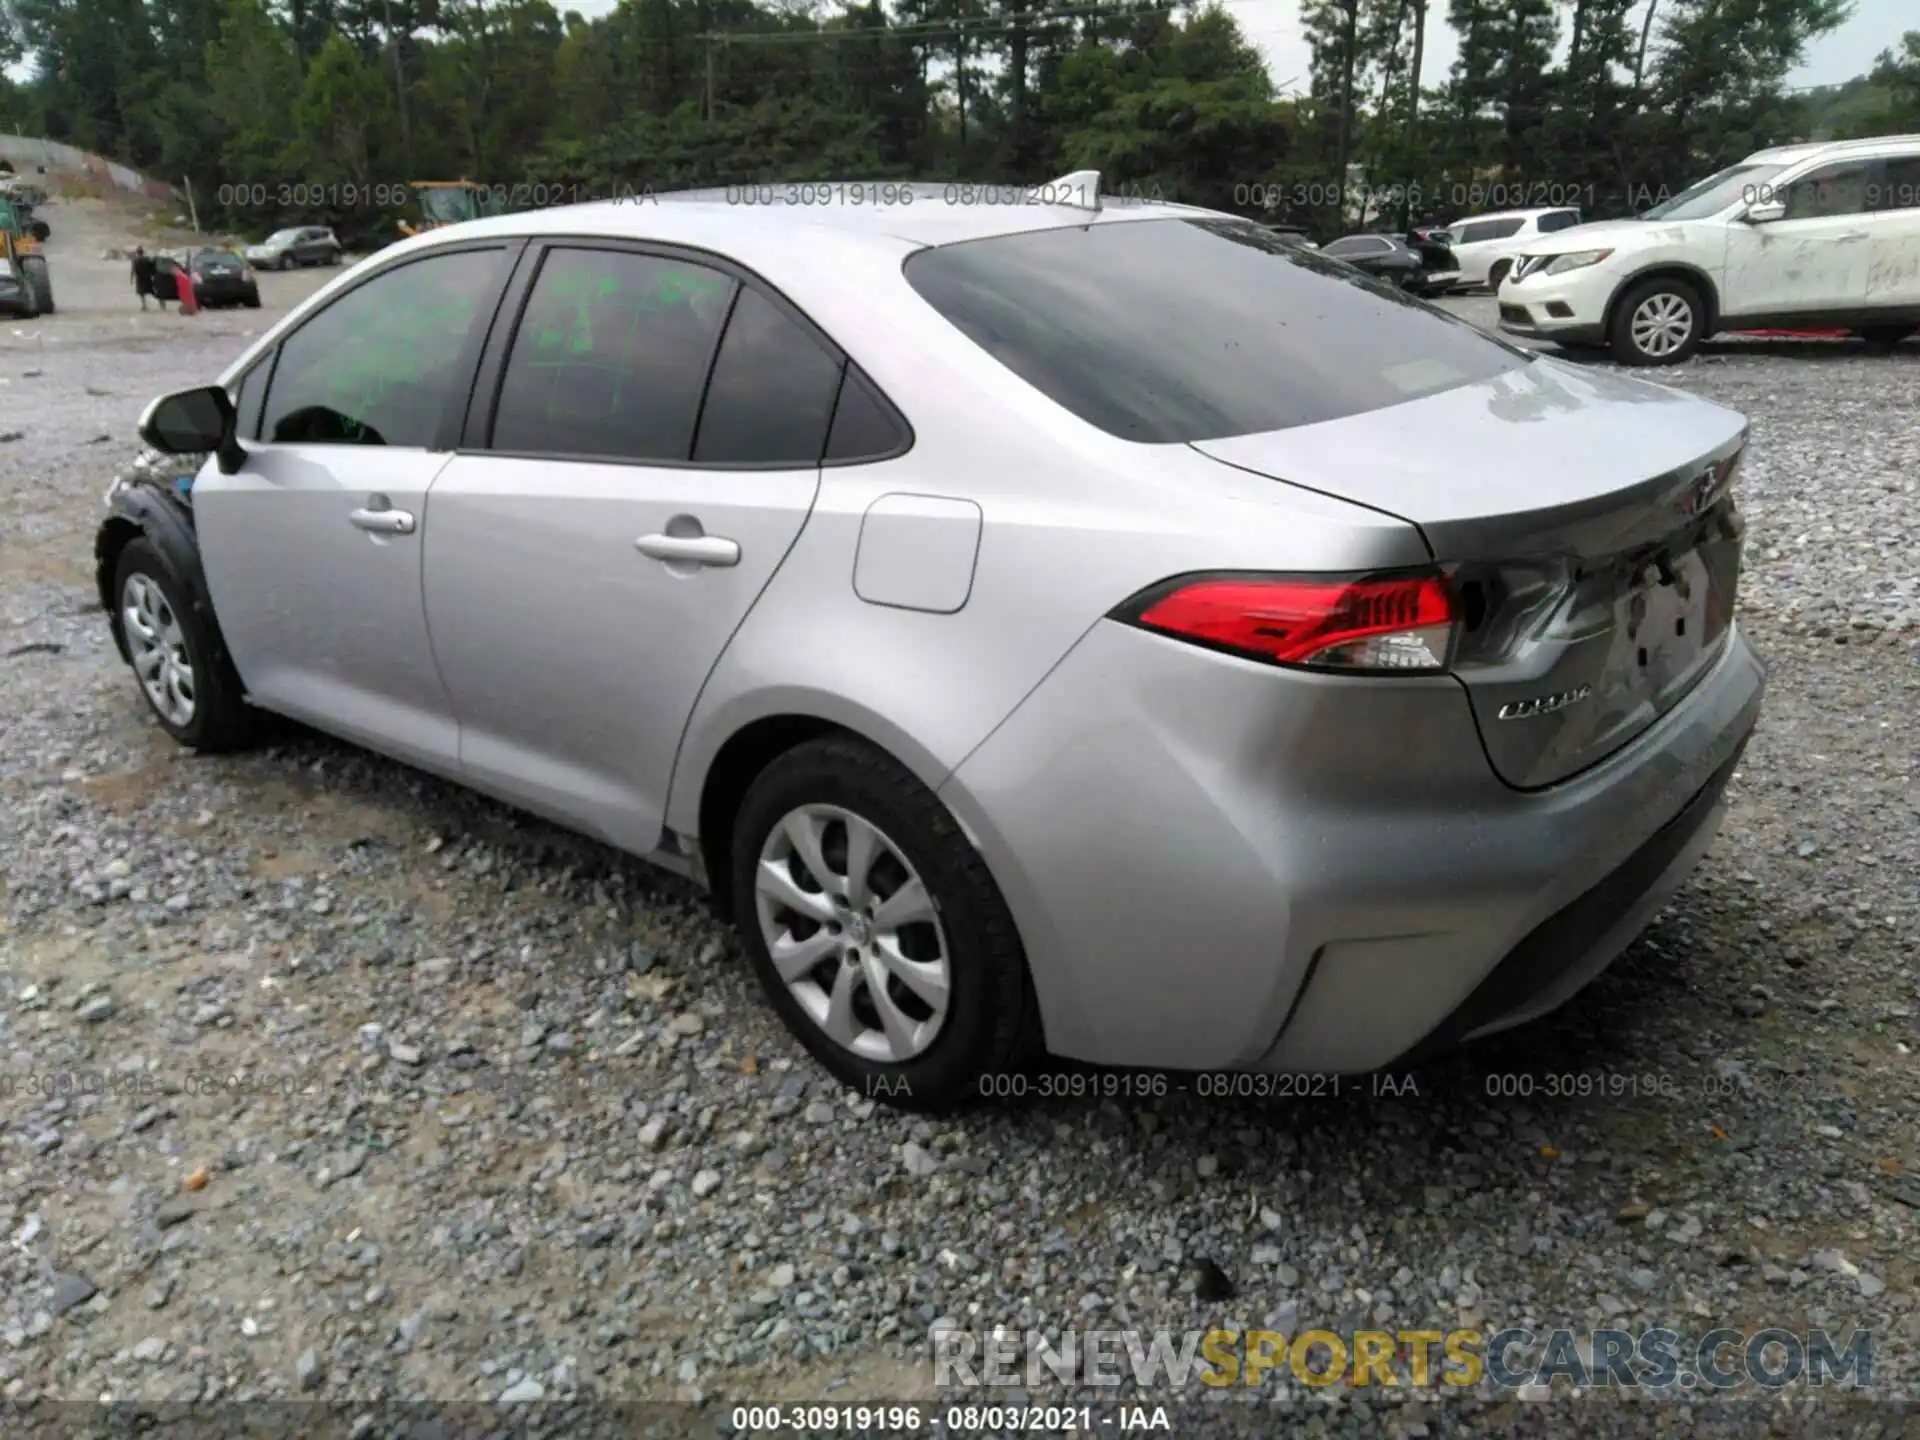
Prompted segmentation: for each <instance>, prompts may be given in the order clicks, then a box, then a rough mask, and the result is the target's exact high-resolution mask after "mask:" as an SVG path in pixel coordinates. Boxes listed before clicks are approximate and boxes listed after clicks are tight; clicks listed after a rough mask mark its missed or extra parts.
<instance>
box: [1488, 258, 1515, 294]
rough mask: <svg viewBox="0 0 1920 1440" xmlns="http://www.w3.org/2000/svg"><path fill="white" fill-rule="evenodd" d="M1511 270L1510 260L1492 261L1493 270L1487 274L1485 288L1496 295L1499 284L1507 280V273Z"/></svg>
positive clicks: (1511, 263)
mask: <svg viewBox="0 0 1920 1440" xmlns="http://www.w3.org/2000/svg"><path fill="white" fill-rule="evenodd" d="M1511 269H1513V262H1512V261H1511V260H1496V261H1494V262H1493V268H1492V269H1491V270H1489V271H1488V272H1487V288H1488V289H1489V290H1491V291H1493V292H1494V293H1495V294H1498V293H1499V291H1500V283H1501V282H1502V281H1503V280H1505V279H1506V278H1507V272H1508V271H1509V270H1511Z"/></svg>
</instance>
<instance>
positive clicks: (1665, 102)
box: [1631, 0, 1852, 187]
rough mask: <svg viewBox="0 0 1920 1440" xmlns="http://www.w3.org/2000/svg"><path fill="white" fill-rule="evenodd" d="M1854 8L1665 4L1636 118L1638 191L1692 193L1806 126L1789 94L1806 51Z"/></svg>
mask: <svg viewBox="0 0 1920 1440" xmlns="http://www.w3.org/2000/svg"><path fill="white" fill-rule="evenodd" d="M1851 8H1852V0H1666V4H1665V5H1664V6H1663V8H1662V11H1661V17H1662V18H1661V27H1660V31H1659V39H1658V42H1657V49H1656V52H1655V59H1654V65H1653V73H1652V75H1651V77H1650V79H1649V84H1648V97H1647V99H1648V107H1647V112H1646V113H1644V114H1642V115H1640V116H1638V117H1636V125H1635V130H1634V133H1633V135H1632V137H1631V143H1632V145H1633V152H1632V153H1634V154H1635V155H1636V156H1638V157H1644V158H1643V160H1642V162H1641V165H1640V171H1641V173H1639V174H1638V175H1636V177H1635V179H1636V183H1637V184H1639V185H1641V186H1647V187H1652V186H1675V187H1677V186H1679V185H1684V184H1686V183H1688V182H1690V181H1691V180H1694V179H1697V178H1699V176H1700V175H1701V174H1703V173H1705V172H1707V171H1710V170H1713V169H1716V168H1718V167H1719V166H1721V165H1725V164H1727V163H1729V162H1730V161H1732V160H1737V159H1738V158H1740V156H1742V155H1745V154H1748V153H1750V152H1752V151H1753V150H1756V149H1759V148H1761V147H1762V146H1765V145H1768V144H1772V143H1774V142H1776V141H1778V140H1781V139H1786V138H1794V136H1793V125H1794V122H1795V120H1796V119H1797V118H1798V112H1797V110H1796V108H1795V107H1794V106H1793V105H1792V104H1790V103H1789V101H1788V98H1787V96H1786V95H1785V94H1784V92H1783V89H1782V84H1783V81H1784V80H1785V78H1786V75H1787V72H1788V71H1789V70H1791V69H1792V68H1793V67H1794V66H1795V65H1796V64H1798V63H1799V61H1800V57H1801V56H1802V55H1804V54H1805V53H1806V48H1807V44H1808V42H1809V41H1811V40H1813V39H1814V38H1815V37H1816V36H1819V35H1824V34H1826V33H1827V32H1828V31H1830V30H1832V29H1833V28H1834V27H1835V26H1837V25H1839V24H1840V22H1841V21H1843V20H1844V19H1846V17H1847V14H1848V12H1849V10H1850V9H1851Z"/></svg>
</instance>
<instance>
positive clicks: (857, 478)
mask: <svg viewBox="0 0 1920 1440" xmlns="http://www.w3.org/2000/svg"><path fill="white" fill-rule="evenodd" d="M808 188H809V189H814V188H820V187H808ZM739 198H740V197H738V196H731V195H727V194H722V193H713V192H707V193H691V194H687V195H682V196H674V197H665V198H663V199H662V200H661V201H660V202H659V203H639V204H634V203H625V204H604V205H591V206H584V207H574V208H568V209H550V210H544V211H540V212H536V213H527V214H517V215H509V216H502V217H498V218H493V219H485V220H480V221H476V222H472V223H468V224H464V225H458V226H453V227H449V228H446V229H441V230H436V231H434V232H433V233H431V234H429V235H423V236H421V237H419V238H417V239H413V240H410V241H407V242H404V243H402V244H399V245H395V246H392V247H390V248H389V249H387V250H384V251H382V252H381V253H380V254H379V255H378V256H375V257H373V258H371V259H369V260H366V261H364V262H362V263H361V264H359V265H357V266H356V267H354V268H353V269H351V270H350V271H348V272H346V273H344V274H342V275H341V276H340V277H338V278H337V279H335V280H334V281H333V283H331V284H330V285H328V286H327V287H325V288H324V289H322V290H321V291H320V292H318V293H317V294H316V295H314V296H313V297H312V298H311V299H309V300H308V301H307V302H306V303H304V304H303V305H302V306H301V307H300V308H299V309H298V310H296V311H295V312H294V313H292V314H291V315H289V316H288V317H287V318H286V319H284V320H283V321H282V322H281V323H280V324H278V325H277V326H275V327H274V328H273V329H272V330H271V331H270V332H269V333H268V334H266V335H265V336H264V337H262V338H261V339H260V340H258V341H257V342H256V343H255V344H254V345H253V346H252V347H251V348H249V349H248V350H247V351H246V352H245V353H244V354H243V355H242V356H240V358H239V359H238V360H237V361H235V363H234V364H233V365H232V366H231V367H229V369H228V370H227V371H226V372H225V373H224V374H222V375H221V376H219V377H218V381H217V383H216V384H213V385H211V386H209V387H206V388H203V389H198V390H191V391H185V392H181V393H179V394H175V395H172V396H167V397H163V398H162V399H159V400H157V401H155V402H154V403H153V405H151V406H150V407H149V409H148V412H147V414H146V416H145V417H144V419H143V421H142V434H143V436H144V437H145V439H146V441H147V442H148V444H149V446H150V447H152V449H153V450H155V451H158V452H161V453H162V454H163V455H169V456H193V457H196V458H195V459H194V460H192V461H189V462H187V463H185V464H184V465H183V464H180V463H175V464H173V465H171V466H168V465H159V466H156V467H154V468H152V470H151V471H150V472H139V473H137V474H135V475H134V476H133V477H132V478H129V479H127V480H123V481H121V482H116V484H115V486H114V488H113V490H112V492H111V493H110V495H109V500H108V515H107V518H106V520H105V522H104V523H103V525H102V527H101V530H100V533H99V540H98V562H99V564H98V568H99V583H100V595H101V599H102V601H103V603H104V605H105V607H106V611H107V614H108V617H109V619H110V622H111V625H112V628H113V633H114V637H115V640H116V642H117V643H118V645H119V647H120V649H121V652H122V653H123V655H124V656H125V657H126V658H127V660H128V661H129V663H130V665H131V667H132V669H133V671H134V674H135V675H136V677H137V679H138V682H139V685H140V688H141V690H142V691H143V693H144V695H145V697H146V700H147V703H148V704H149V705H150V707H151V709H152V711H153V713H154V715H155V716H157V717H158V720H159V723H160V724H161V725H162V726H164V727H165V728H166V730H167V731H168V732H169V733H170V734H171V735H173V736H174V737H175V738H176V739H177V740H179V741H180V742H182V743H183V744H186V745H188V746H192V747H195V748H198V749H201V750H207V751H218V750H225V749H229V748H232V747H235V746H238V745H241V744H244V743H246V741H247V740H248V739H249V737H250V736H252V735H253V734H254V733H255V731H256V721H257V720H258V719H259V718H260V717H261V716H262V713H263V712H275V713H278V714H281V715H286V716H290V717H294V718H296V719H298V720H301V721H304V722H307V723H309V724H311V725H313V726H315V727H317V728H319V729H322V730H325V731H328V732H331V733H333V734H335V735H338V736H341V737H344V738H346V739H348V740H350V741H353V742H357V743H359V744H362V745H365V746H367V747H370V748H372V749H374V750H377V751H380V752H383V753H385V754H387V755H389V756H393V757H396V758H398V759H400V760H402V761H405V762H407V763H409V764H412V765H415V766H419V767H421V768H423V769H426V770H429V771H433V772H436V773H438V774H441V775H443V776H447V777H451V778H453V779H455V780H458V781H460V782H463V783H465V784H467V785H469V786H472V787H474V788H475V789H478V790H480V791H483V792H485V793H487V794H489V795H492V796H495V797H498V798H499V799H501V800H503V801H506V802H508V803H511V804H513V805H515V806H519V807H522V808H524V809H526V810H528V811H531V812H534V813H536V814H539V815H542V816H546V817H548V818H550V819H552V820H554V821H557V822H559V823H561V824H563V825H566V826H570V827H573V828H575V829H578V830H580V831H584V832H586V833H588V834H591V835H594V836H597V837H599V838H601V839H602V840H604V841H606V842H608V843H609V844H611V845H614V846H617V847H619V848H621V849H623V850H625V851H629V852H631V853H633V854H635V855H639V856H644V857H647V858H649V859H651V860H653V861H655V862H657V863H659V864H661V865H664V866H666V867H668V868H670V869H672V870H674V871H677V872H679V873H681V874H683V875H685V876H687V877H689V878H690V879H691V880H693V881H694V882H695V883H697V884H699V885H702V886H705V887H707V889H708V890H710V891H711V894H712V898H713V901H714V904H715V906H716V908H717V909H718V911H719V912H720V913H721V914H723V915H725V916H727V917H729V918H731V919H732V920H733V921H735V922H736V923H737V925H738V927H739V930H740V933H741V935H742V937H743V942H744V947H745V949H746V951H747V954H748V956H749V958H750V961H751V963H752V965H753V966H754V967H755V969H756V970H757V971H758V973H759V977H760V979H761V980H762V982H763V983H764V986H765V989H766V992H767V994H768V996H769V997H770V999H771V1003H772V1004H773V1006H774V1008H775V1009H776V1010H777V1011H778V1012H779V1014H780V1015H781V1017H782V1018H783V1020H784V1021H785V1022H786V1024H787V1025H788V1026H790V1027H791V1028H792V1030H793V1032H794V1033H795V1034H796V1035H797V1036H798V1037H799V1038H800V1039H801V1040H802V1041H803V1042H804V1043H805V1045H806V1046H807V1047H808V1048H809V1049H810V1050H811V1051H812V1052H813V1054H814V1055H815V1056H816V1057H818V1059H819V1061H820V1062H821V1063H822V1064H823V1065H825V1066H826V1067H827V1068H829V1069H830V1070H832V1071H833V1072H834V1073H835V1074H836V1075H837V1076H839V1077H840V1078H842V1079H843V1080H844V1081H846V1082H847V1083H849V1084H852V1085H856V1086H860V1087H862V1088H864V1089H866V1090H867V1091H868V1093H873V1094H885V1095H888V1096H890V1097H893V1098H895V1099H896V1100H899V1101H901V1102H902V1103H912V1104H915V1105H920V1106H932V1105H939V1104H943V1103H948V1102H951V1101H953V1100H955V1099H957V1098H960V1097H963V1096H965V1095H967V1094H968V1093H973V1092H977V1091H978V1090H979V1089H980V1088H981V1082H982V1080H983V1077H991V1076H993V1075H995V1074H996V1073H997V1072H1003V1071H1005V1070H1007V1069H1008V1068H1009V1067H1012V1066H1015V1065H1018V1064H1020V1063H1022V1062H1023V1061H1024V1060H1025V1059H1026V1058H1027V1057H1029V1056H1031V1055H1034V1054H1037V1053H1041V1052H1042V1051H1043V1050H1044V1051H1048V1052H1051V1053H1054V1054H1057V1055H1064V1056H1070V1057H1077V1058H1080V1059H1083V1060H1087V1061H1093V1062H1105V1063H1116V1064H1126V1065H1143V1066H1164V1067H1170V1068H1181V1069H1215V1068H1237V1069H1243V1070H1266V1071H1273V1072H1280V1071H1285V1072H1306V1071H1313V1072H1329V1071H1330V1072H1358V1071H1367V1070H1371V1069H1375V1068H1377V1067H1381V1066H1385V1065H1388V1064H1391V1063H1393V1062H1395V1061H1396V1060H1399V1059H1401V1058H1402V1057H1404V1056H1406V1055H1408V1054H1409V1053H1410V1052H1413V1051H1416V1050H1418V1049H1421V1048H1423V1047H1427V1046H1432V1045H1438V1044H1445V1043H1449V1042H1453V1041H1458V1040H1461V1039H1466V1038H1471V1037H1474V1036H1478V1035H1483V1034H1487V1033H1490V1032H1493V1031H1496V1030H1499V1029H1502V1028H1505V1027H1507V1026H1511V1025H1514V1024H1517V1023H1520V1022H1522V1021H1525V1020H1528V1019H1530V1018H1532V1017H1534V1016H1537V1015H1540V1014H1542V1013H1544V1012H1546V1011H1548V1010H1550V1009H1552V1008H1554V1007H1555V1006H1557V1005H1559V1004H1561V1003H1562V1002H1564V1001H1566V1000H1567V999H1568V998H1569V997H1571V996H1572V995H1573V994H1574V993H1575V992H1576V991H1578V990H1579V989H1580V988H1581V987H1582V986H1583V985H1584V984H1585V983H1586V982H1588V981H1589V980H1590V979H1592V978H1593V977H1594V976H1595V975H1596V974H1597V973H1599V971H1600V970H1601V969H1602V967H1604V966H1605V965H1606V964H1607V963H1608V962H1609V961H1610V960H1611V959H1612V958H1614V957H1615V956H1616V955H1618V954H1619V952H1620V951H1621V950H1622V949H1623V948H1625V946H1626V945H1627V944H1628V943H1629V942H1630V941H1631V940H1632V938H1633V936H1634V935H1635V934H1636V933H1637V932H1638V931H1639V930H1640V929H1641V928H1642V927H1643V926H1644V925H1645V924H1646V923H1647V922H1648V920H1649V919H1650V918H1651V917H1652V915H1653V914H1654V913H1655V912H1656V911H1657V910H1658V909H1659V908H1660V907H1661V906H1662V905H1663V904H1664V903H1665V901H1666V900H1667V898H1668V897H1669V896H1670V895H1671V894H1672V893H1673V892H1674V890H1675V889H1676V887H1678V886H1679V885H1680V883H1681V882H1682V880H1683V879H1684V878H1685V877H1686V875H1687V874H1688V873H1689V871H1690V870H1691V869H1692V868H1693V866H1694V865H1695V863H1696V861H1697V860H1698V859H1699V857H1700V855H1701V853H1702V851H1703V850H1704V849H1705V847H1706V846H1707V844H1708V843H1709V841H1710V840H1711V838H1712V836H1713V834H1714V832H1715V830H1716V828H1717V826H1718V824H1719V821H1720V817H1721V814H1722V810H1723V808H1724V803H1725V801H1724V795H1723V792H1724V790H1725V787H1726V785H1727V781H1728V778H1729V776H1730V774H1731V773H1732V771H1733V769H1734V767H1735V765H1736V764H1737V763H1738V760H1739V757H1740V754H1741V750H1742V747H1743V746H1744V745H1745V743H1746V740H1747V736H1748V734H1749V732H1750V730H1751V729H1752V727H1753V725H1754V723H1755V721H1756V718H1757V716H1758V713H1759V709H1760V704H1761V694H1762V689H1763V669H1762V666H1761V663H1760V662H1759V660H1758V659H1757V658H1756V657H1755V655H1754V652H1753V651H1752V650H1751V649H1750V648H1749V646H1748V643H1747V641H1746V639H1745V638H1744V637H1743V635H1742V634H1741V631H1740V628H1739V626H1738V624H1737V622H1736V620H1735V615H1734V597H1735V590H1736V586H1737V582H1738V577H1739V568H1740V553H1741V536H1742V522H1741V519H1740V515H1739V512H1738V509H1737V507H1736V503H1735V485H1734V475H1735V471H1736V469H1737V466H1738V463H1739V459H1740V454H1741V449H1742V446H1743V445H1744V443H1745V440H1746V436H1747V426H1746V422H1745V421H1744V420H1743V418H1742V417H1741V416H1740V415H1738V414H1735V413H1733V412H1731V411H1729V410H1725V409H1722V408H1720V407H1718V406H1715V405H1712V404H1709V403H1707V402H1705V401H1703V400H1700V399H1697V398H1694V397H1692V396H1689V395H1686V394H1682V393H1679V392H1676V391H1673V390H1670V389H1666V388H1662V387H1659V386H1655V385H1652V384H1648V383H1645V382H1643V381H1640V380H1637V379H1633V378H1629V377H1626V376H1623V375H1621V374H1618V373H1614V372H1610V371H1605V370H1598V369H1586V368H1580V367H1576V366H1571V365H1568V364H1565V363H1562V362H1559V361H1556V360H1553V359H1549V358H1544V357H1539V356H1535V355H1532V354H1530V353H1528V352H1526V351H1523V350H1519V349H1515V348H1512V347H1511V346H1509V345H1508V344H1506V343H1505V342H1503V341H1500V340H1498V339H1495V338H1493V337H1491V336H1488V335H1486V334H1484V333H1482V332H1480V331H1478V330H1477V329H1475V328H1473V327H1471V326H1469V325H1467V324H1465V323H1463V322H1460V321H1458V320H1455V319H1453V318H1451V317H1449V316H1447V315H1445V314H1443V313H1442V312H1440V311H1438V310H1436V309H1434V308H1432V307H1431V306H1429V305H1427V304H1425V303H1423V302H1420V301H1417V300H1414V299H1410V298H1409V297H1407V296H1405V295H1403V294H1401V293H1398V292H1397V291H1395V290H1393V289H1391V288H1389V287H1386V286H1383V285H1381V284H1380V283H1378V282H1376V281H1374V280H1371V279H1369V278H1368V277H1366V276H1364V275H1362V274H1360V273H1358V272H1357V271H1355V270H1353V269H1352V268H1351V267H1349V266H1345V265H1340V264H1338V263H1336V262H1332V261H1328V260H1326V259H1323V258H1321V257H1319V256H1317V255H1315V254H1314V253H1313V252H1312V251H1309V250H1305V249H1302V248H1300V247H1297V246H1293V245H1289V244H1287V243H1285V241H1284V240H1282V239H1280V238H1277V237H1275V236H1273V235H1272V234H1270V233H1268V232H1267V231H1266V230H1264V229H1262V228H1261V227H1260V226H1259V225H1258V224H1255V223H1251V222H1248V221H1245V220H1241V219H1237V218H1234V217H1231V216H1228V215H1222V214H1215V213H1211V212H1207V211H1202V210H1196V209H1189V208H1185V207H1180V206H1171V205H1165V204H1141V203H1123V202H1121V201H1118V200H1113V199H1108V200H1106V201H1104V202H1102V200H1101V199H1100V198H1099V196H1098V191H1097V177H1089V176H1084V175H1083V176H1078V177H1072V183H1070V184H1062V185H1061V186H1058V187H1043V189H1042V190H1039V191H1023V192H1014V193H1009V194H1000V193H998V192H989V191H984V190H975V189H971V188H969V189H968V190H966V191H959V190H957V189H954V188H952V187H949V188H947V189H944V190H943V189H941V188H939V187H906V186H879V187H873V186H866V187H861V186H849V187H842V188H841V189H839V190H836V191H834V192H832V196H831V198H832V203H828V204H808V203H799V204H792V203H782V201H783V199H784V198H786V197H784V196H783V195H782V194H781V193H780V192H779V190H778V187H772V188H771V189H770V190H769V193H768V194H766V195H761V194H758V193H757V192H756V194H755V196H754V197H753V198H755V199H758V200H762V201H770V202H771V203H757V204H741V203H734V202H737V201H738V199H739ZM856 202H857V203H856ZM203 452H204V463H201V459H200V458H199V457H202V456H203ZM183 470H185V471H192V472H195V473H194V474H193V478H192V480H191V483H182V484H175V483H173V481H172V477H173V476H174V475H176V474H178V473H180V472H182V471H183ZM149 473H150V475H151V477H152V478H151V482H149V481H148V480H146V479H142V478H141V476H142V475H144V474H149Z"/></svg>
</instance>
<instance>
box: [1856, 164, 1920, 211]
mask: <svg viewBox="0 0 1920 1440" xmlns="http://www.w3.org/2000/svg"><path fill="white" fill-rule="evenodd" d="M1868 188H1869V189H1870V190H1871V191H1872V194H1870V195H1869V196H1868V197H1867V198H1868V201H1869V203H1870V204H1871V205H1872V207H1873V208H1874V209H1875V210H1920V155H1890V156H1888V157H1887V160H1886V163H1885V165H1884V166H1883V168H1882V169H1881V172H1880V180H1879V183H1878V184H1875V185H1871V186H1869V187H1868Z"/></svg>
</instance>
